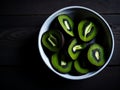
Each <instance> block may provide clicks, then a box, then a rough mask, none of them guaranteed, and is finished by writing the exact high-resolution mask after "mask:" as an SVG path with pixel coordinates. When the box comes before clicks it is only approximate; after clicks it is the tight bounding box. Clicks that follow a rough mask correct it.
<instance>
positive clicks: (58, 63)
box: [51, 53, 72, 73]
mask: <svg viewBox="0 0 120 90" xmlns="http://www.w3.org/2000/svg"><path fill="white" fill-rule="evenodd" d="M51 63H52V65H53V67H54V68H55V69H56V70H57V71H59V72H61V73H68V72H70V70H71V68H72V61H67V60H65V56H64V55H63V56H61V57H59V56H58V53H55V54H53V55H52V58H51Z"/></svg>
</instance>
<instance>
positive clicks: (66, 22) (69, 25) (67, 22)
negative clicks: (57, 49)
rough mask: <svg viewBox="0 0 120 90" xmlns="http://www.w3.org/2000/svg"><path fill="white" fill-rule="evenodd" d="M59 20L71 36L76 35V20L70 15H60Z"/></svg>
mask: <svg viewBox="0 0 120 90" xmlns="http://www.w3.org/2000/svg"><path fill="white" fill-rule="evenodd" d="M58 21H59V23H60V25H61V26H62V28H63V30H64V31H65V32H66V33H67V34H69V35H70V36H74V33H73V28H74V22H73V20H72V19H71V18H70V17H69V16H68V15H65V14H63V15H59V16H58Z"/></svg>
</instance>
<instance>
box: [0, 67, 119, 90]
mask: <svg viewBox="0 0 120 90" xmlns="http://www.w3.org/2000/svg"><path fill="white" fill-rule="evenodd" d="M0 69H2V70H3V69H4V70H5V71H2V72H0V84H1V87H0V88H1V90H2V88H3V89H20V90H23V89H30V90H32V89H34V90H38V89H39V90H46V89H47V90H48V89H52V90H56V89H62V90H78V89H80V90H88V89H92V90H101V89H102V90H104V89H110V90H111V89H120V87H119V81H120V77H119V76H120V72H119V70H120V67H112V68H111V67H107V68H105V69H104V70H103V71H102V72H100V73H99V74H97V75H96V76H94V77H91V78H89V79H85V80H78V81H72V80H67V79H63V78H61V77H58V76H57V75H55V74H53V73H52V72H51V71H48V70H47V68H45V67H44V66H43V68H38V67H33V68H32V67H28V68H27V69H26V68H24V67H23V68H17V67H16V68H15V67H13V68H12V67H11V68H4V67H3V68H0Z"/></svg>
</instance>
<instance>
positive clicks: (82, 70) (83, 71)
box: [74, 60, 89, 74]
mask: <svg viewBox="0 0 120 90" xmlns="http://www.w3.org/2000/svg"><path fill="white" fill-rule="evenodd" d="M84 65H85V63H84V62H81V63H80V62H79V60H76V61H75V62H74V67H75V69H76V71H77V72H79V73H81V74H86V73H88V72H89V69H87V68H85V67H84Z"/></svg>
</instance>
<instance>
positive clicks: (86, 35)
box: [78, 20, 97, 42]
mask: <svg viewBox="0 0 120 90" xmlns="http://www.w3.org/2000/svg"><path fill="white" fill-rule="evenodd" d="M78 34H79V37H80V39H81V40H82V41H84V42H88V41H90V40H92V39H93V38H95V36H96V34H97V28H96V25H95V24H94V23H93V22H92V21H89V20H82V21H80V23H79V24H78Z"/></svg>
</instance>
